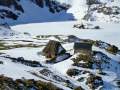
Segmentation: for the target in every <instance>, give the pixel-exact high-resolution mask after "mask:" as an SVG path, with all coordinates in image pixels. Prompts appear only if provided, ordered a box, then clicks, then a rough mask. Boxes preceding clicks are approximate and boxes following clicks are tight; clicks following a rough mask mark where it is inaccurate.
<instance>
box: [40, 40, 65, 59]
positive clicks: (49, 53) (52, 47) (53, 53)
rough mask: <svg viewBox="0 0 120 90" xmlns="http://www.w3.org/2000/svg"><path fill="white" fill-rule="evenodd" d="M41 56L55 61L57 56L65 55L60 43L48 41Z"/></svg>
mask: <svg viewBox="0 0 120 90" xmlns="http://www.w3.org/2000/svg"><path fill="white" fill-rule="evenodd" d="M42 52H43V55H44V56H45V57H46V58H49V59H55V58H56V57H57V56H59V55H61V54H64V53H66V50H65V49H64V48H63V47H62V45H61V44H60V42H58V41H54V40H50V41H49V42H48V43H47V45H46V47H45V48H44V49H43V51H42Z"/></svg>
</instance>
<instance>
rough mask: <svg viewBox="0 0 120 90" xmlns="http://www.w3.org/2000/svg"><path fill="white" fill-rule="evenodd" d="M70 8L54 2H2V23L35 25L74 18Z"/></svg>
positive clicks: (0, 5) (0, 8) (48, 0)
mask: <svg viewBox="0 0 120 90" xmlns="http://www.w3.org/2000/svg"><path fill="white" fill-rule="evenodd" d="M69 7H70V6H69V5H67V4H60V3H59V2H57V1H53V0H0V21H1V22H0V23H4V22H7V23H9V24H17V23H30V22H31V23H34V22H49V21H63V20H70V19H72V18H73V16H72V14H68V13H66V11H67V9H68V8H69Z"/></svg>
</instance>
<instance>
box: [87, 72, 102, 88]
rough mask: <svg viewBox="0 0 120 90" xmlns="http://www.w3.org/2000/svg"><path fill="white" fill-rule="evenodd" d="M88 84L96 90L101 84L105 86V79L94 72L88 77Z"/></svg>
mask: <svg viewBox="0 0 120 90" xmlns="http://www.w3.org/2000/svg"><path fill="white" fill-rule="evenodd" d="M86 84H87V85H88V86H89V87H90V88H91V89H92V90H95V89H97V88H98V87H100V86H103V80H102V78H101V77H100V76H96V75H94V74H90V75H89V77H88V78H87V82H86Z"/></svg>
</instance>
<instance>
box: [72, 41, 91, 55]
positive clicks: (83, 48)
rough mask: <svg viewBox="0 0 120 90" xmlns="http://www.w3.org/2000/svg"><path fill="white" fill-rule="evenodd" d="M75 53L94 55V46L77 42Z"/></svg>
mask: <svg viewBox="0 0 120 90" xmlns="http://www.w3.org/2000/svg"><path fill="white" fill-rule="evenodd" d="M74 53H81V54H85V55H90V56H91V55H92V44H90V43H86V42H76V43H75V44H74Z"/></svg>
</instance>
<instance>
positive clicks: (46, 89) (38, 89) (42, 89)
mask: <svg viewBox="0 0 120 90" xmlns="http://www.w3.org/2000/svg"><path fill="white" fill-rule="evenodd" d="M0 90H63V89H61V88H59V87H57V86H55V85H53V84H52V83H50V82H43V81H40V80H34V79H16V80H13V79H12V78H9V77H5V76H3V75H0Z"/></svg>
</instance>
